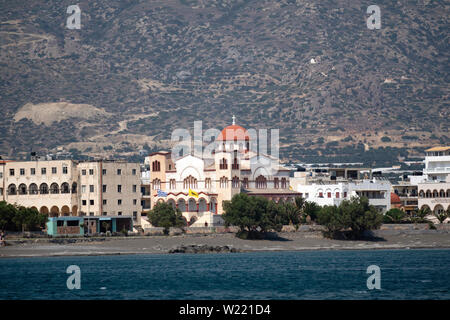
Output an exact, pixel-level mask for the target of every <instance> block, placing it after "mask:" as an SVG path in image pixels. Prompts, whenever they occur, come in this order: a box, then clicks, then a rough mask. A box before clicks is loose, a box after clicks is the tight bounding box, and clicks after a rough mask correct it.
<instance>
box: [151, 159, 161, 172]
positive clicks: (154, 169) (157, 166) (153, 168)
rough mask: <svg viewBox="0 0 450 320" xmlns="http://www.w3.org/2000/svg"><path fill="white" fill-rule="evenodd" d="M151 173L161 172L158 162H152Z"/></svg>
mask: <svg viewBox="0 0 450 320" xmlns="http://www.w3.org/2000/svg"><path fill="white" fill-rule="evenodd" d="M152 171H161V163H160V162H159V161H156V160H155V161H153V162H152Z"/></svg>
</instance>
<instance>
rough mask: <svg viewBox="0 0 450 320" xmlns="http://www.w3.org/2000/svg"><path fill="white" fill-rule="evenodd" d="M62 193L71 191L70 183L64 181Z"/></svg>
mask: <svg viewBox="0 0 450 320" xmlns="http://www.w3.org/2000/svg"><path fill="white" fill-rule="evenodd" d="M61 193H70V187H69V184H68V183H67V182H64V183H63V184H62V185H61Z"/></svg>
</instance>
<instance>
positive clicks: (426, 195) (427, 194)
mask: <svg viewBox="0 0 450 320" xmlns="http://www.w3.org/2000/svg"><path fill="white" fill-rule="evenodd" d="M425 197H426V198H431V191H430V190H427V192H426V194H425Z"/></svg>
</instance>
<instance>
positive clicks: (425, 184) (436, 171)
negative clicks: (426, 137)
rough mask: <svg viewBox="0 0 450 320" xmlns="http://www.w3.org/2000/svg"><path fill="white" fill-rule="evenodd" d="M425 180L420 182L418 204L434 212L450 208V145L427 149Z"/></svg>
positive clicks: (421, 207)
mask: <svg viewBox="0 0 450 320" xmlns="http://www.w3.org/2000/svg"><path fill="white" fill-rule="evenodd" d="M424 163H425V168H424V169H423V174H424V178H425V179H424V181H422V182H420V183H418V194H419V198H418V206H419V208H420V209H424V208H428V209H429V210H431V211H432V212H434V213H440V212H443V211H445V210H450V146H447V147H434V148H431V149H428V150H426V156H425V160H424Z"/></svg>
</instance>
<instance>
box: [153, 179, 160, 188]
mask: <svg viewBox="0 0 450 320" xmlns="http://www.w3.org/2000/svg"><path fill="white" fill-rule="evenodd" d="M152 185H153V190H160V189H161V180H159V179H153V181H152Z"/></svg>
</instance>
